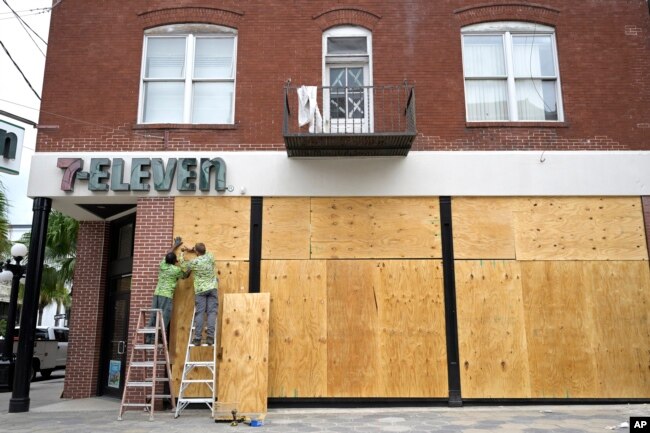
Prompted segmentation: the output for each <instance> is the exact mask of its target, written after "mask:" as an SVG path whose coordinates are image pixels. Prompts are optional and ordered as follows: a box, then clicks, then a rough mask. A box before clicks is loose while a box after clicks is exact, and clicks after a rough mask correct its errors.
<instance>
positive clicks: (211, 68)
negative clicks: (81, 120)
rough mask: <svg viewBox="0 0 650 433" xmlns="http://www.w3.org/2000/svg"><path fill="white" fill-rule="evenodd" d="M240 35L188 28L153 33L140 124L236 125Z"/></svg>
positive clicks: (145, 64)
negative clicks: (238, 39) (238, 42)
mask: <svg viewBox="0 0 650 433" xmlns="http://www.w3.org/2000/svg"><path fill="white" fill-rule="evenodd" d="M236 58H237V32H236V30H234V29H230V28H227V27H221V26H215V25H206V24H183V25H170V26H164V27H157V28H155V29H151V30H147V31H146V32H145V39H144V56H143V61H142V83H141V89H140V116H139V119H140V123H193V124H232V123H234V111H235V110H234V108H235V107H234V104H235V71H236V64H237V61H236Z"/></svg>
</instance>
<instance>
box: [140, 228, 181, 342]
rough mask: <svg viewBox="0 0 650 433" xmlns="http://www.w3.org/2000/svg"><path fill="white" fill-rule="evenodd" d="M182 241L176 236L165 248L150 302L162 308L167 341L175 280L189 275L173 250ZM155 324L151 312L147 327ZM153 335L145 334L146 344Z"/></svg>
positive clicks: (154, 318)
mask: <svg viewBox="0 0 650 433" xmlns="http://www.w3.org/2000/svg"><path fill="white" fill-rule="evenodd" d="M182 243H183V241H182V240H181V238H179V237H177V238H176V239H174V242H173V243H172V246H171V247H170V248H169V249H168V250H167V254H166V255H165V258H164V259H163V260H162V261H161V262H160V266H159V268H158V284H157V285H156V290H155V291H154V293H153V301H152V303H151V308H152V309H154V308H157V309H160V310H162V318H163V323H164V325H165V335H166V336H167V341H168V342H169V322H170V320H171V318H172V308H173V307H174V290H175V289H176V282H177V281H178V279H179V278H186V277H187V276H188V275H189V272H188V275H184V274H183V271H182V270H181V268H180V266H178V265H177V264H176V263H177V262H178V260H177V259H176V254H175V251H176V249H177V248H178V247H180V246H181V244H182ZM155 324H156V315H155V314H151V317H150V319H149V327H153V326H155ZM153 339H154V336H153V334H147V335H146V338H145V342H146V343H147V344H152V343H153Z"/></svg>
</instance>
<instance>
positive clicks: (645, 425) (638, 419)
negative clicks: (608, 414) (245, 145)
mask: <svg viewBox="0 0 650 433" xmlns="http://www.w3.org/2000/svg"><path fill="white" fill-rule="evenodd" d="M630 431H631V432H650V416H633V417H630Z"/></svg>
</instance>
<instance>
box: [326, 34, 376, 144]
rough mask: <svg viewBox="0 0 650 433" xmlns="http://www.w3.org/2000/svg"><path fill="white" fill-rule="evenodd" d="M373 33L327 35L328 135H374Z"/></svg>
mask: <svg viewBox="0 0 650 433" xmlns="http://www.w3.org/2000/svg"><path fill="white" fill-rule="evenodd" d="M371 53H372V34H371V33H370V31H368V30H366V29H364V28H361V27H352V26H345V27H335V28H333V29H330V30H327V31H326V32H325V33H323V86H324V87H323V99H324V101H323V103H324V112H325V125H324V128H325V131H326V132H333V133H336V132H341V133H345V132H348V133H349V132H357V133H359V132H372V69H371V64H372V62H371Z"/></svg>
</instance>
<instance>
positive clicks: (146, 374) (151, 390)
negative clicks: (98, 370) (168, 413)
mask: <svg viewBox="0 0 650 433" xmlns="http://www.w3.org/2000/svg"><path fill="white" fill-rule="evenodd" d="M151 314H155V317H156V323H155V325H154V326H153V327H150V326H147V324H148V323H149V322H148V320H146V319H147V318H148V316H149V315H151ZM149 317H150V316H149ZM147 336H152V337H153V344H148V343H147V342H146V340H147V339H146V337H147ZM136 355H137V358H138V360H137V361H136ZM161 358H164V359H161ZM161 366H164V369H161V368H160V367H161ZM132 369H134V370H136V371H138V373H139V374H137V376H136V377H137V380H131V374H132V371H131V370H132ZM159 370H163V371H159ZM159 373H163V374H165V373H166V374H167V377H158V375H159ZM171 377H172V374H171V368H170V367H169V351H168V350H167V336H166V335H165V326H164V324H163V318H162V310H160V309H151V308H149V309H141V310H140V313H139V315H138V324H137V326H136V330H135V332H134V334H133V338H132V339H131V356H130V359H129V367H128V368H127V370H126V380H125V382H124V392H123V393H122V403H121V404H120V413H119V415H118V417H117V419H118V421H121V420H122V414H124V411H125V410H126V409H128V408H144V410H147V411H149V420H150V421H153V413H154V406H155V402H156V399H164V398H167V399H169V400H170V401H171V404H172V409H176V403H175V401H174V392H173V390H172V386H171V385H172V384H171V382H170V380H171ZM165 382H166V383H167V385H168V388H169V394H157V393H156V388H157V385H158V384H160V383H165ZM142 389H144V390H146V392H145V394H144V401H141V402H136V403H133V402H127V394H128V392H129V390H142Z"/></svg>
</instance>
